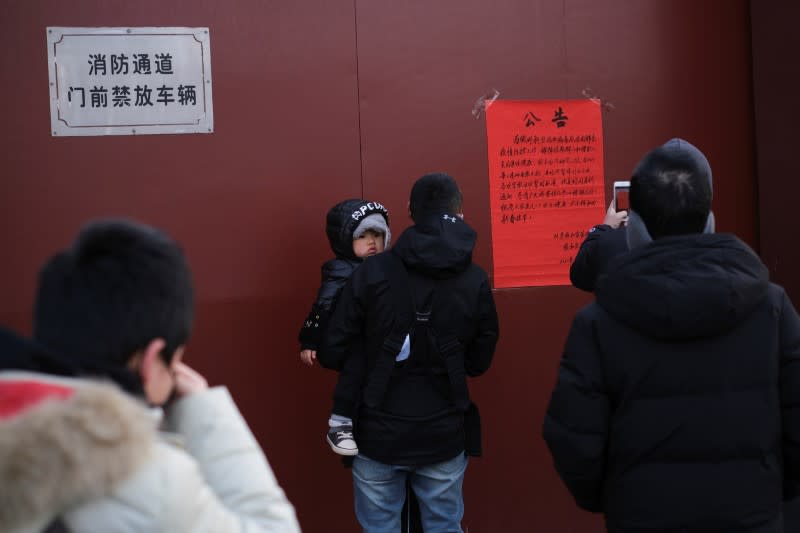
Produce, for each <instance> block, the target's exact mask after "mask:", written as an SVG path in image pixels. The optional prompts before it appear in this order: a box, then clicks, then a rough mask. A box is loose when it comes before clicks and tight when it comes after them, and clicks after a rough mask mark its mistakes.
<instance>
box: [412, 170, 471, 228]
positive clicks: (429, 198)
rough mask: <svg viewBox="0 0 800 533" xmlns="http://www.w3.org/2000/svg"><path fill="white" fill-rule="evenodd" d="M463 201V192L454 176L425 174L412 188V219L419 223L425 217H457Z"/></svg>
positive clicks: (439, 173)
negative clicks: (444, 215)
mask: <svg viewBox="0 0 800 533" xmlns="http://www.w3.org/2000/svg"><path fill="white" fill-rule="evenodd" d="M461 199H462V197H461V190H460V189H459V188H458V183H456V180H455V179H453V177H452V176H450V175H448V174H444V173H441V172H437V173H433V174H425V175H424V176H422V177H421V178H419V179H418V180H417V181H416V182H415V183H414V186H413V187H412V188H411V198H410V201H409V210H410V211H411V218H412V219H413V220H414V222H419V220H420V219H421V218H422V217H423V216H425V215H441V214H443V213H446V214H450V215H455V214H457V213H460V212H461Z"/></svg>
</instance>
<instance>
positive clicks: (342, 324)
mask: <svg viewBox="0 0 800 533" xmlns="http://www.w3.org/2000/svg"><path fill="white" fill-rule="evenodd" d="M366 271H367V265H365V266H363V267H361V268H359V269H358V270H356V271H355V273H354V274H353V275H352V277H351V278H350V281H349V282H348V283H347V284H346V285H345V286H344V289H343V290H342V294H341V295H340V296H339V301H338V302H337V305H336V308H335V310H334V312H333V316H332V317H331V321H330V324H329V325H328V328H327V330H326V332H325V335H324V336H323V339H322V346H321V349H320V351H319V352H317V361H319V364H320V365H322V366H323V367H325V368H329V369H331V370H337V371H341V370H342V368H343V367H344V362H345V360H346V359H347V357H348V356H349V355H350V353H351V352H352V349H353V346H355V344H356V343H357V342H359V339H360V337H361V336H362V332H363V331H364V303H363V302H364V299H363V295H362V294H360V293H361V292H363V290H362V289H360V287H363V283H362V282H361V280H362V278H363V277H364V275H365V272H366Z"/></svg>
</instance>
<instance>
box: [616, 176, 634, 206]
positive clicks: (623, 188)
mask: <svg viewBox="0 0 800 533" xmlns="http://www.w3.org/2000/svg"><path fill="white" fill-rule="evenodd" d="M630 190H631V182H630V181H615V182H614V211H628V210H629V209H630V208H631V203H630V200H629V195H630Z"/></svg>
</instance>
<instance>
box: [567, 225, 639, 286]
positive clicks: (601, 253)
mask: <svg viewBox="0 0 800 533" xmlns="http://www.w3.org/2000/svg"><path fill="white" fill-rule="evenodd" d="M627 236H628V229H627V228H626V227H625V226H622V227H621V228H612V227H611V226H609V225H608V224H599V225H597V226H595V227H593V228H592V229H591V230H589V235H588V236H587V237H586V240H584V241H583V243H582V244H581V249H580V250H578V254H577V255H576V256H575V261H574V262H573V263H572V265H571V266H570V267H569V280H570V281H571V282H572V285H574V286H575V287H576V288H578V289H580V290H582V291H587V292H592V291H594V287H595V285H597V278H599V277H600V275H601V274H605V272H606V269H607V268H608V263H609V262H610V261H611V260H612V259H613V258H615V257H616V256H618V255H619V254H624V253H625V252H627V251H628V239H627Z"/></svg>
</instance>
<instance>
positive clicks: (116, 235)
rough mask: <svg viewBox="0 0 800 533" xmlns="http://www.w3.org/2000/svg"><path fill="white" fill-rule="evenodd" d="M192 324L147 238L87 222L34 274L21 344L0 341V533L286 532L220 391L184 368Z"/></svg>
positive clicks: (273, 490) (287, 511) (159, 236)
mask: <svg viewBox="0 0 800 533" xmlns="http://www.w3.org/2000/svg"><path fill="white" fill-rule="evenodd" d="M192 319H193V288H192V282H191V276H190V272H189V267H188V265H187V263H186V260H185V258H184V255H183V253H182V251H181V250H180V248H179V247H178V245H177V244H176V243H175V242H174V241H173V240H172V239H170V238H169V237H168V236H167V235H166V234H164V233H163V232H161V231H159V230H157V229H155V228H151V227H148V226H144V225H142V224H138V223H135V222H130V221H125V220H106V221H98V222H94V223H91V224H89V225H88V226H86V227H85V228H84V229H83V230H82V231H81V232H80V234H79V235H78V236H77V239H76V240H75V242H74V243H73V244H72V245H71V246H70V247H69V248H67V249H66V250H64V251H62V252H60V253H58V254H56V255H55V256H53V257H52V258H51V259H50V260H49V261H48V262H47V263H46V264H45V266H44V268H43V269H42V271H41V273H40V275H39V284H38V289H37V294H36V302H35V312H34V334H33V336H34V339H33V341H27V340H24V339H20V338H18V337H15V336H14V335H13V334H11V333H9V332H7V331H3V332H2V334H0V531H4V532H22V531H25V532H28V531H31V532H34V531H36V532H39V531H42V530H44V529H46V528H47V529H48V530H50V531H64V530H66V531H69V532H72V533H80V532H100V531H102V532H112V531H113V532H135V531H136V532H139V531H148V532H170V533H173V532H175V533H177V532H209V533H211V532H214V533H225V532H267V531H275V532H287V531H289V532H294V531H299V526H298V523H297V519H296V517H295V512H294V508H293V507H292V505H291V504H290V503H289V501H288V500H287V499H286V496H285V494H284V492H283V490H282V489H281V488H280V486H279V485H278V483H277V482H276V480H275V477H274V475H273V473H272V470H271V468H270V466H269V464H268V462H267V460H266V458H265V457H264V454H263V453H262V451H261V449H260V448H259V446H258V443H257V442H256V440H255V438H254V437H253V435H252V433H251V432H250V430H249V428H248V427H247V424H246V423H245V421H244V419H243V418H242V416H241V414H240V413H239V411H238V409H237V408H236V406H235V405H234V402H233V400H232V398H231V396H230V394H229V393H228V391H227V389H226V388H224V387H214V388H209V387H208V384H207V382H206V380H205V378H204V377H203V376H201V375H200V374H198V373H197V372H196V371H194V370H193V369H191V368H190V367H188V366H187V365H186V364H185V363H184V362H183V357H184V346H185V344H186V342H187V341H188V339H189V334H190V331H191V326H192ZM148 406H149V407H148ZM160 406H163V407H164V409H163V410H162V409H160V408H158V407H160ZM162 415H163V420H162ZM159 423H162V425H163V427H162V429H163V430H164V431H158V428H157V426H158V425H159ZM167 432H171V433H167Z"/></svg>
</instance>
